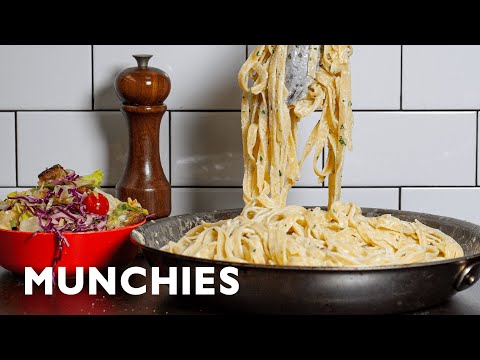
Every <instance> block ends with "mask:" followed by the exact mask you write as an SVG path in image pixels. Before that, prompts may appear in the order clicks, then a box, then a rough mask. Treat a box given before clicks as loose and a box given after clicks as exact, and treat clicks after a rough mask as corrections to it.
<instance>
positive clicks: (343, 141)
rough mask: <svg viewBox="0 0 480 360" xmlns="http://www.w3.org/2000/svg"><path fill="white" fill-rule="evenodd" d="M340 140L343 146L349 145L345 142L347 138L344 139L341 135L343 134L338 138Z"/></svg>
mask: <svg viewBox="0 0 480 360" xmlns="http://www.w3.org/2000/svg"><path fill="white" fill-rule="evenodd" d="M338 142H339V143H340V144H342V145H343V146H346V145H347V143H346V142H345V140H343V137H341V136H340V139H338Z"/></svg>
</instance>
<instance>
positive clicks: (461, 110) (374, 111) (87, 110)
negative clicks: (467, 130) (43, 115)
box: [0, 108, 480, 114]
mask: <svg viewBox="0 0 480 360" xmlns="http://www.w3.org/2000/svg"><path fill="white" fill-rule="evenodd" d="M15 111H22V112H94V111H95V112H118V111H120V110H119V109H118V108H117V109H95V110H89V109H83V110H72V109H63V110H62V109H56V110H45V109H36V110H32V109H22V110H18V109H15V110H14V109H8V110H7V109H2V110H0V113H4V112H15ZM168 111H170V112H172V113H176V112H178V113H182V112H183V113H184V112H199V113H208V112H211V113H218V112H238V113H239V112H241V110H240V109H238V110H235V109H209V110H206V109H176V110H168ZM478 111H480V108H479V109H408V110H405V109H354V110H353V112H354V113H361V112H372V113H381V112H386V113H395V112H396V113H405V114H408V113H429V112H430V113H435V112H443V113H449V112H458V113H465V112H478ZM315 112H318V113H319V112H321V111H315Z"/></svg>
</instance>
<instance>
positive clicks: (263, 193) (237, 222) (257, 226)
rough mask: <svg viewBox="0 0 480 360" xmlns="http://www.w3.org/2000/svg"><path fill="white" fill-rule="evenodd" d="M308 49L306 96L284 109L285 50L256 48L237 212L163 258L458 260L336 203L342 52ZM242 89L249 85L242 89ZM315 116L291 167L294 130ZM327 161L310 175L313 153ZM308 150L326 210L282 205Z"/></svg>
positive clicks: (439, 239) (344, 96)
mask: <svg viewBox="0 0 480 360" xmlns="http://www.w3.org/2000/svg"><path fill="white" fill-rule="evenodd" d="M317 47H320V45H311V46H310V53H309V63H308V74H309V75H310V77H311V78H313V81H312V83H311V84H310V85H309V87H308V91H307V94H306V96H305V97H304V98H303V99H301V100H299V101H298V102H297V103H296V104H294V105H291V106H288V105H287V102H286V99H287V97H288V90H287V88H286V86H285V65H286V59H287V53H288V52H287V45H260V46H258V47H257V48H256V49H255V50H254V51H253V53H252V54H251V55H250V57H249V58H248V59H247V61H246V62H245V63H244V65H243V66H242V68H241V69H240V72H239V74H238V80H239V84H240V87H241V89H242V113H241V128H242V139H243V155H244V178H243V198H244V201H245V204H246V206H245V208H244V209H243V211H242V213H241V214H240V215H239V216H237V217H236V218H234V219H229V220H223V221H220V222H217V223H214V224H208V223H204V224H201V225H199V226H197V227H195V228H193V229H191V230H190V231H189V232H188V233H187V234H186V235H185V236H184V237H183V238H182V239H180V240H179V241H178V242H177V243H175V242H170V243H169V244H167V245H166V246H164V248H163V250H165V251H169V252H172V253H175V254H183V255H189V256H195V257H201V258H207V259H215V260H224V261H233V262H247V263H254V264H271V265H300V266H366V265H395V264H411V263H417V262H425V261H433V260H441V259H447V258H454V257H460V256H463V250H462V248H461V247H460V245H459V244H458V243H457V242H455V240H453V239H452V238H451V237H449V236H448V235H446V234H444V233H442V232H441V231H439V230H436V229H432V228H430V227H428V226H426V225H423V224H421V223H420V222H418V221H415V222H413V223H409V222H405V221H401V220H400V219H397V218H395V217H393V216H391V215H383V216H380V217H376V218H367V217H365V216H363V215H362V213H361V210H360V208H359V207H358V206H357V205H355V204H344V203H341V202H340V201H339V199H340V194H341V180H342V168H343V160H344V154H345V150H346V148H348V149H349V150H351V149H352V126H353V116H352V109H351V106H352V102H351V74H350V61H349V58H350V56H351V54H352V47H351V46H347V45H324V46H322V51H321V53H320V54H321V56H320V58H319V57H318V54H319V52H318V48H317ZM249 84H252V85H251V86H249ZM318 109H321V110H322V113H321V117H320V119H319V121H318V122H317V124H316V126H315V127H314V129H313V130H312V132H311V133H310V136H309V138H308V141H307V143H306V145H305V147H304V150H303V154H302V156H301V158H300V160H298V159H297V156H296V150H297V128H298V123H299V121H300V120H301V119H302V118H305V117H306V116H308V115H310V114H311V113H313V112H314V111H315V110H318ZM325 147H328V157H327V161H326V163H325V166H324V167H323V168H321V169H320V168H319V166H318V162H319V161H320V158H321V154H322V152H323V151H324V149H325ZM312 150H314V156H313V159H314V160H313V169H314V172H315V174H316V175H317V176H318V180H319V182H320V183H321V182H323V181H324V179H325V178H327V177H328V192H329V196H328V211H323V210H320V209H319V208H316V209H310V210H308V209H305V208H303V207H301V206H286V200H287V195H288V191H289V190H290V188H291V187H292V186H293V185H294V184H295V182H296V181H297V180H298V179H299V177H300V169H301V167H302V165H303V162H304V161H305V159H306V158H307V156H308V155H309V154H310V153H311V152H312Z"/></svg>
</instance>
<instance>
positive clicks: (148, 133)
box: [115, 55, 171, 218]
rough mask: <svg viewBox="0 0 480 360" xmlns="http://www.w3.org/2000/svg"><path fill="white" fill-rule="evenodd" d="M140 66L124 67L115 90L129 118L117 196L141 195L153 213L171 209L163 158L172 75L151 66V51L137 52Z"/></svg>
mask: <svg viewBox="0 0 480 360" xmlns="http://www.w3.org/2000/svg"><path fill="white" fill-rule="evenodd" d="M134 57H135V59H136V60H137V62H138V67H133V68H129V69H126V70H124V71H122V72H121V73H120V74H118V75H117V77H116V79H115V91H116V92H117V95H118V97H119V98H120V100H122V102H123V105H122V107H121V110H122V113H123V115H124V116H125V118H126V119H127V122H128V133H129V149H128V160H127V165H126V168H125V171H124V173H123V175H122V177H121V179H120V181H119V182H118V183H117V186H116V192H117V194H116V195H117V197H118V198H119V199H120V200H122V201H126V200H127V198H129V197H130V198H132V199H137V200H138V201H139V202H140V203H141V204H142V206H143V207H144V208H146V209H147V210H148V211H149V213H150V214H155V217H157V218H160V217H166V216H168V215H170V212H171V187H170V183H169V182H168V180H167V178H166V177H165V173H164V172H163V168H162V164H161V161H160V140H159V137H160V122H161V120H162V117H163V114H164V113H165V111H166V110H167V107H166V106H165V105H164V104H163V102H164V100H165V99H166V98H167V96H168V94H169V93H170V79H169V77H168V75H167V74H166V73H164V72H163V71H162V70H159V69H156V68H152V67H148V60H149V59H150V58H151V55H134Z"/></svg>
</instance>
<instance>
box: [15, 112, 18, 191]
mask: <svg viewBox="0 0 480 360" xmlns="http://www.w3.org/2000/svg"><path fill="white" fill-rule="evenodd" d="M17 113H18V112H17V111H15V186H16V187H18V119H17Z"/></svg>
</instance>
